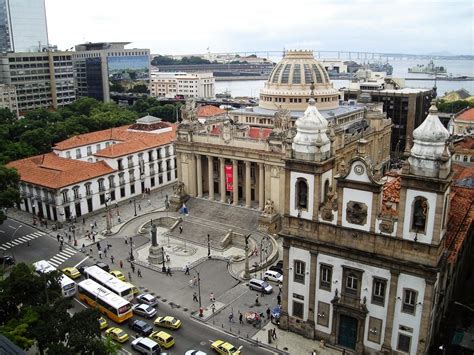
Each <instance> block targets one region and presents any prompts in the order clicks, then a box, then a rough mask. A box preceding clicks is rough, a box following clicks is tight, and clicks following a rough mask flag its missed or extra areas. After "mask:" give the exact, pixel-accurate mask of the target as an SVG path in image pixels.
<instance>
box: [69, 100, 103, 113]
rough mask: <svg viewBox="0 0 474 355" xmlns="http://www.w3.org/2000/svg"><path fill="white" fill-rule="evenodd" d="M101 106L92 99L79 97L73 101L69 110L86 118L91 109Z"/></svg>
mask: <svg viewBox="0 0 474 355" xmlns="http://www.w3.org/2000/svg"><path fill="white" fill-rule="evenodd" d="M100 105H102V103H101V102H99V101H97V100H96V99H93V98H92V97H81V98H80V99H78V100H76V101H74V102H73V103H72V104H71V106H69V108H70V109H71V110H72V111H73V112H74V113H76V114H78V115H86V116H88V115H89V114H90V113H91V111H92V109H94V108H96V107H98V106H100Z"/></svg>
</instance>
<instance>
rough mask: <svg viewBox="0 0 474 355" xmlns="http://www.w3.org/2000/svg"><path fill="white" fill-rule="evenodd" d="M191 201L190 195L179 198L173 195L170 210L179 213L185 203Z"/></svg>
mask: <svg viewBox="0 0 474 355" xmlns="http://www.w3.org/2000/svg"><path fill="white" fill-rule="evenodd" d="M188 199H189V196H188V195H183V196H177V195H173V196H171V198H170V210H172V211H178V210H179V209H180V208H181V207H183V203H185V202H186V201H187V200H188Z"/></svg>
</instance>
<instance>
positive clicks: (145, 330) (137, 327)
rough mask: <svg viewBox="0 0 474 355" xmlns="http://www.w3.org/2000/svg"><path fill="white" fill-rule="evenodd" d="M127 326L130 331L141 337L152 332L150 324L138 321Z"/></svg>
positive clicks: (133, 321)
mask: <svg viewBox="0 0 474 355" xmlns="http://www.w3.org/2000/svg"><path fill="white" fill-rule="evenodd" d="M128 326H129V327H130V329H132V330H134V331H135V332H137V333H138V334H140V335H143V336H148V335H150V334H151V332H152V331H153V327H152V326H151V325H150V324H148V323H147V322H145V321H142V320H138V319H135V320H132V321H131V322H130V323H128Z"/></svg>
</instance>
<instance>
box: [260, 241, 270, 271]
mask: <svg viewBox="0 0 474 355" xmlns="http://www.w3.org/2000/svg"><path fill="white" fill-rule="evenodd" d="M264 241H265V242H267V243H268V237H267V236H264V237H263V238H262V240H261V241H260V267H261V269H260V279H262V277H263V275H262V272H263V268H262V261H263V255H262V254H263V242H264ZM267 259H268V252H267V246H265V264H266V262H267Z"/></svg>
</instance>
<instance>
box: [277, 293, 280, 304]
mask: <svg viewBox="0 0 474 355" xmlns="http://www.w3.org/2000/svg"><path fill="white" fill-rule="evenodd" d="M277 302H278V305H280V304H281V296H280V295H278V296H277Z"/></svg>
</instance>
